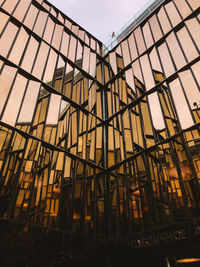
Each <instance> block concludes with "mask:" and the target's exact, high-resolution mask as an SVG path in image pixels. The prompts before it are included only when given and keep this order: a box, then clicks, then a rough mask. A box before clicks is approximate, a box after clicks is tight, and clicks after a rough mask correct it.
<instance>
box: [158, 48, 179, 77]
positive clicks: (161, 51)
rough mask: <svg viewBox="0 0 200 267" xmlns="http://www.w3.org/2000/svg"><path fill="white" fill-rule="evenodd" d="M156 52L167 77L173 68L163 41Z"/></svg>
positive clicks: (173, 70) (172, 71)
mask: <svg viewBox="0 0 200 267" xmlns="http://www.w3.org/2000/svg"><path fill="white" fill-rule="evenodd" d="M158 52H159V54H160V58H161V61H162V65H163V68H164V71H165V76H166V77H168V76H169V75H171V74H172V73H174V72H175V69H174V66H173V64H172V60H171V58H170V54H169V51H168V49H167V46H166V44H165V43H164V44H162V45H161V46H159V47H158Z"/></svg>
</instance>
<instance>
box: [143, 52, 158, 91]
mask: <svg viewBox="0 0 200 267" xmlns="http://www.w3.org/2000/svg"><path fill="white" fill-rule="evenodd" d="M140 62H141V68H142V72H143V76H144V81H145V86H146V90H147V91H148V90H149V89H151V88H152V87H154V86H155V82H154V78H153V75H152V71H151V66H150V63H149V59H148V57H147V55H144V56H143V57H141V58H140Z"/></svg>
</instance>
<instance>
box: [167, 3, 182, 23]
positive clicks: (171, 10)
mask: <svg viewBox="0 0 200 267" xmlns="http://www.w3.org/2000/svg"><path fill="white" fill-rule="evenodd" d="M165 9H166V11H167V14H168V16H169V19H170V20H171V23H172V25H173V26H176V25H177V24H178V23H179V22H181V17H180V15H179V13H178V11H177V9H176V7H175V5H174V3H173V2H170V3H168V4H166V5H165Z"/></svg>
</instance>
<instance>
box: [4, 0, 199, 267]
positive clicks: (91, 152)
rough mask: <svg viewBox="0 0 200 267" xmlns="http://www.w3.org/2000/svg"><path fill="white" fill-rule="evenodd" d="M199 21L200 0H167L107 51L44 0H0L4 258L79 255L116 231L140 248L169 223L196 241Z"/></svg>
mask: <svg viewBox="0 0 200 267" xmlns="http://www.w3.org/2000/svg"><path fill="white" fill-rule="evenodd" d="M199 20H200V2H199V1H197V0H173V1H167V0H166V1H164V2H163V3H162V4H161V5H160V6H158V7H157V8H156V10H154V11H153V12H152V14H150V15H149V16H148V17H147V18H145V19H144V20H143V21H142V22H141V24H140V25H139V26H137V27H136V28H135V29H133V30H132V32H130V33H129V34H128V35H127V36H126V37H125V38H124V39H123V40H122V41H121V42H120V43H119V44H117V45H116V47H114V48H113V49H112V50H111V51H109V52H108V53H107V54H106V55H104V54H103V52H102V43H101V42H100V41H98V40H97V39H96V38H95V37H93V36H92V35H91V34H89V33H88V32H87V31H85V30H84V29H83V28H82V27H81V26H79V25H77V24H76V23H75V22H74V21H72V20H71V19H70V18H68V17H67V16H66V15H64V14H63V13H62V12H61V11H59V10H57V9H56V8H55V7H54V6H52V5H51V4H50V3H48V2H47V1H46V0H0V21H1V24H0V207H1V209H0V218H1V219H0V227H1V235H0V238H1V243H2V249H1V260H2V266H36V265H37V266H66V265H62V264H66V263H68V264H72V266H79V265H73V264H76V262H77V261H84V260H86V259H88V258H90V260H91V258H92V256H88V253H89V252H88V251H93V252H94V251H95V252H97V251H98V253H99V254H98V255H101V254H100V252H99V251H100V249H99V250H98V248H99V247H100V246H101V245H102V246H104V244H105V243H106V242H107V243H106V244H109V242H111V240H112V242H114V243H115V242H116V244H115V245H113V247H114V248H115V250H116V251H118V249H119V246H121V244H122V243H123V244H124V248H122V250H126V249H125V248H127V247H128V249H129V248H130V249H131V251H133V252H132V253H133V254H134V253H135V252H134V249H135V247H137V248H138V247H140V248H141V250H142V249H143V247H148V248H149V250H150V249H151V247H153V242H150V240H149V239H144V238H143V234H144V236H145V235H146V236H147V235H150V234H149V233H154V234H157V233H159V234H160V232H159V231H160V229H167V230H166V231H167V232H166V233H169V231H170V233H171V231H179V230H180V229H186V228H187V229H186V230H187V231H188V232H187V233H186V232H184V233H185V235H184V238H174V240H172V239H173V238H171V237H170V238H171V239H170V240H169V238H168V239H166V240H164V241H166V243H167V245H169V246H171V245H173V244H174V243H173V242H172V241H177V242H178V241H180V244H181V245H182V243H181V242H182V241H183V242H189V241H190V240H192V238H191V237H190V234H189V232H191V231H190V230H188V229H190V228H191V229H193V228H194V227H198V223H199V225H200V216H199V212H200V191H199V190H200V184H199V182H200V136H199V134H200V133H199V126H200V93H199V90H200V56H199V50H200V37H199V36H200V24H199ZM179 225H180V227H181V228H180V227H179ZM186 226H187V227H186ZM169 227H170V228H169ZM184 227H186V228H184ZM169 229H170V230H169ZM195 229H196V228H195ZM162 231H164V230H162ZM179 232H180V231H179ZM162 233H163V232H162ZM176 237H177V236H176ZM182 237H183V235H182ZM179 239H183V240H182V241H181V240H179ZM136 240H137V241H136ZM141 240H143V241H141ZM188 240H189V241H188ZM133 241H134V242H135V241H136V244H135V243H134V242H133ZM161 241H162V242H164V241H163V239H161V238H160V240H159V242H161ZM162 242H161V243H162ZM170 242H171V243H172V244H171V243H170ZM195 242H197V241H196V240H195ZM119 243H120V245H118V244H119ZM161 245H162V244H161ZM164 245H166V244H164ZM178 245H179V243H178ZM183 245H184V246H185V243H184V244H183ZM110 246H111V245H110ZM110 246H109V249H110ZM175 246H176V244H175ZM106 248H107V247H106ZM109 249H108V250H109ZM128 249H127V250H128ZM24 252H26V253H25V254H26V255H24ZM170 253H171V251H169V254H170ZM110 254H112V253H110ZM163 255H164V254H163ZM175 256H176V255H173V257H175ZM105 258H106V260H108V261H111V262H112V261H113V258H112V256H108V255H107V256H105ZM132 260H133V259H132ZM118 261H119V259H118ZM20 263H21V265H17V264H20ZM93 263H94V262H93V261H92V264H93ZM23 264H24V265H23ZM45 264H46V265H45ZM101 264H102V262H101ZM103 264H104V263H103ZM110 264H111V263H110ZM69 266H71V265H69ZM89 266H90V265H89ZM96 266H98V265H96ZM101 266H104V265H101ZM120 266H121V265H120ZM160 266H161V265H160ZM163 266H164V265H163ZM172 266H173V265H172Z"/></svg>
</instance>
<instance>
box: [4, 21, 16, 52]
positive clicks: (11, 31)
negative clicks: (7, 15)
mask: <svg viewBox="0 0 200 267" xmlns="http://www.w3.org/2000/svg"><path fill="white" fill-rule="evenodd" d="M17 30H18V27H17V26H15V25H14V24H12V23H11V22H9V23H8V25H7V27H6V29H5V30H4V33H3V35H2V36H1V39H0V54H1V55H2V56H4V57H6V56H7V55H8V52H9V50H10V47H11V45H12V42H13V40H14V38H15V35H16V33H17Z"/></svg>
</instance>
